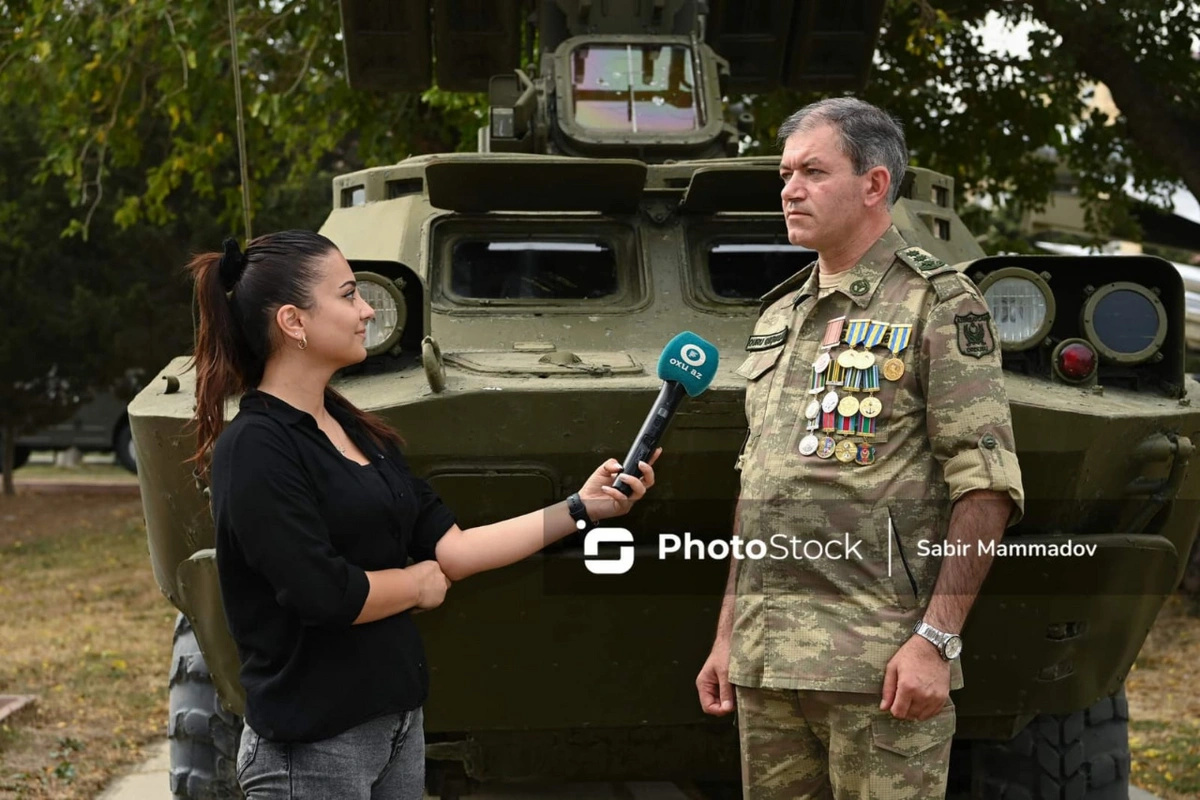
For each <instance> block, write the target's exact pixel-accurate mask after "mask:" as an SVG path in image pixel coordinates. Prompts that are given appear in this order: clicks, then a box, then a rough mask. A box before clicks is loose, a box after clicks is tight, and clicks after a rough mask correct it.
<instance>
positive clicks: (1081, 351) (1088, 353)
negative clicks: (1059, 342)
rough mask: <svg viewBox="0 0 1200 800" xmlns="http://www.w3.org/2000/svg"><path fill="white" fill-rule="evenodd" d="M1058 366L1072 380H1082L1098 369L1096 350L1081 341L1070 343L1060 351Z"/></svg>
mask: <svg viewBox="0 0 1200 800" xmlns="http://www.w3.org/2000/svg"><path fill="white" fill-rule="evenodd" d="M1058 368H1059V369H1060V370H1062V374H1063V375H1065V376H1067V377H1068V378H1070V379H1071V380H1075V381H1081V380H1083V379H1084V378H1086V377H1088V376H1089V375H1091V374H1092V370H1094V369H1096V351H1095V350H1093V349H1092V348H1090V347H1088V346H1087V345H1086V344H1081V343H1079V342H1074V343H1072V344H1069V345H1067V346H1066V347H1064V348H1063V349H1062V350H1061V351H1059V354H1058Z"/></svg>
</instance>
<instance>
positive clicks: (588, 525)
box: [567, 492, 596, 531]
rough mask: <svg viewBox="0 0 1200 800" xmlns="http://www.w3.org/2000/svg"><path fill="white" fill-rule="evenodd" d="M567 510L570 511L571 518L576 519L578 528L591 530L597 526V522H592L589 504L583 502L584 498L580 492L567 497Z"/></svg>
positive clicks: (576, 527)
mask: <svg viewBox="0 0 1200 800" xmlns="http://www.w3.org/2000/svg"><path fill="white" fill-rule="evenodd" d="M567 511H569V512H570V514H571V519H573V520H575V529H576V530H578V531H590V530H591V529H592V528H594V527H596V523H595V522H592V518H591V517H589V516H588V513H587V506H585V505H584V504H583V498H581V497H580V496H579V492H575V493H574V494H572V495H571V496H570V497H568V498H567ZM581 523H582V524H581Z"/></svg>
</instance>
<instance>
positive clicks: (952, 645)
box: [913, 620, 962, 661]
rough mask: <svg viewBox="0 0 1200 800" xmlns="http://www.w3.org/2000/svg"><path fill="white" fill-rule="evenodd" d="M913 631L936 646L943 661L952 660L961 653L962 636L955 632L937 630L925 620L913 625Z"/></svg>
mask: <svg viewBox="0 0 1200 800" xmlns="http://www.w3.org/2000/svg"><path fill="white" fill-rule="evenodd" d="M913 633H915V634H916V635H917V636H920V637H921V638H922V639H925V640H926V641H928V642H929V643H930V644H932V645H933V646H934V647H936V648H937V650H938V653H940V654H941V656H942V660H943V661H953V660H954V659H956V658H958V657H959V656H960V655H961V654H962V637H961V636H959V635H958V634H957V633H945V632H943V631H939V630H938V629H937V628H935V627H933V626H932V625H930V624H929V623H928V622H926V621H925V620H919V621H918V622H917V624H916V625H914V626H913Z"/></svg>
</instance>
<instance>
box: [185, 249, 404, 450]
mask: <svg viewBox="0 0 1200 800" xmlns="http://www.w3.org/2000/svg"><path fill="white" fill-rule="evenodd" d="M335 250H337V247H336V246H335V245H334V243H333V242H331V241H330V240H329V239H327V238H325V237H324V236H321V235H320V234H318V233H313V232H311V231H301V230H292V231H281V232H279V233H272V234H267V235H266V236H260V237H258V238H257V239H254V240H253V241H251V242H250V243H249V244H248V245H247V246H246V252H245V253H242V251H241V250H240V249H238V246H237V242H236V241H234V240H233V239H226V240H225V243H224V252H223V253H203V254H201V255H198V256H196V257H195V258H193V259H192V261H191V263H189V264H188V266H187V270H188V272H189V273H190V274H191V276H192V279H193V281H194V282H195V286H196V298H197V304H198V306H199V315H200V321H199V325H198V326H197V329H196V350H195V355H194V356H193V361H194V364H195V369H196V415H195V417H194V419H193V420H192V424H193V428H194V430H195V433H196V452H195V453H194V454H193V455H192V457H191V458H190V459H188V463H191V464H194V465H195V467H196V468H197V469H198V471H199V472H200V473H201V474H207V472H208V458H209V456H210V454H211V451H212V448H213V446H214V445H215V444H216V442H217V437H218V436H220V435H221V431H222V430H224V428H225V401H226V400H227V399H228V398H229V397H230V396H231V395H238V394H242V393H243V392H245V391H246V390H248V389H253V388H255V387H257V386H258V384H259V383H260V382H261V381H262V377H263V371H264V370H265V369H266V365H267V358H268V357H269V356H270V354H271V352H272V350H273V349H274V347H273V345H274V342H275V339H276V338H277V334H278V331H277V329H276V328H275V325H274V323H273V320H274V315H275V312H276V311H277V310H278V309H279V308H280V307H282V306H284V305H294V306H296V307H297V308H304V309H308V308H312V305H313V299H312V287H313V286H314V285H316V283H317V281H318V280H320V277H321V271H320V267H319V266H318V262H319V261H320V259H321V258H323V257H324V256H326V255H328V254H329V253H330V252H332V251H335ZM325 398H326V401H327V402H330V403H332V404H334V405H336V406H337V407H339V408H341V409H343V410H345V411H346V412H348V413H349V414H351V415H353V417H354V418H355V420H356V421H357V422H358V423H359V424H360V425H361V426H362V427H363V429H364V430H365V431H366V433H367V434H368V435H369V436H370V437H371V438H372V439H373V440H374V441H375V443H376V444H378V445H380V446H381V447H382V446H384V445H385V443H390V444H393V445H395V446H397V447H400V446H402V445H403V443H404V442H403V440H402V439H401V438H400V436H399V435H398V434H397V433H396V432H395V431H394V430H392V428H391V427H389V426H388V424H387V423H386V422H384V421H383V420H382V419H380V418H379V417H377V416H375V415H373V414H368V413H366V412H364V411H360V410H359V409H357V408H355V407H354V406H353V405H352V404H351V403H350V401H349V400H347V399H346V398H344V397H343V396H342V395H340V394H338V393H337V392H336V391H334V390H333V389H331V388H326V390H325Z"/></svg>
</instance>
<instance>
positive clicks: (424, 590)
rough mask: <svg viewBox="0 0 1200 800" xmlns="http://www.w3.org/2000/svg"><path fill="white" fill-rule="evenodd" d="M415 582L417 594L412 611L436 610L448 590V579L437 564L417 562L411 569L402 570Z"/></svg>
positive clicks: (430, 561)
mask: <svg viewBox="0 0 1200 800" xmlns="http://www.w3.org/2000/svg"><path fill="white" fill-rule="evenodd" d="M404 569H405V571H406V572H408V573H409V574H410V575H412V576H413V578H414V579H415V580H416V582H417V588H418V591H419V594H418V596H417V604H416V606H414V607H413V609H414V611H418V610H419V611H429V610H431V609H434V608H437V607H438V606H440V605H441V604H442V602H443V601H445V599H446V591H447V590H448V589H449V588H450V579H449V578H447V577H446V575H445V574H444V573H443V572H442V568H441V566H440V565H439V564H438V562H436V561H433V560H432V559H431V560H429V561H418V562H417V563H416V564H413V565H412V566H411V567H405V568H404Z"/></svg>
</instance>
